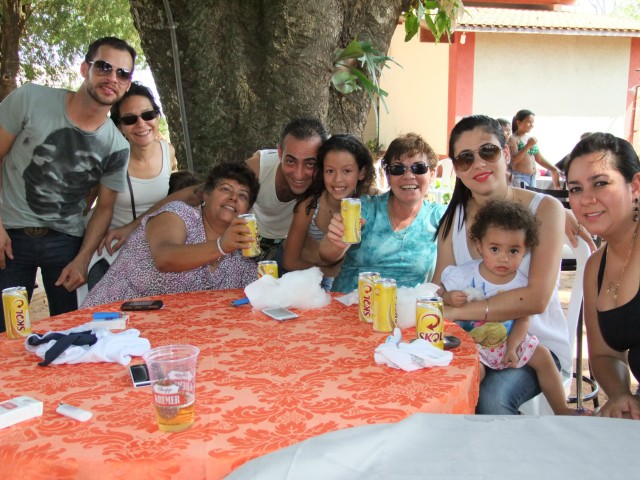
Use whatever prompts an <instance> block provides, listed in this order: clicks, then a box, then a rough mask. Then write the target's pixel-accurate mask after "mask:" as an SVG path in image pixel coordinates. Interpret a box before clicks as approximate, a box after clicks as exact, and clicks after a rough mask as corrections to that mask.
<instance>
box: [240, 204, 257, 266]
mask: <svg viewBox="0 0 640 480" xmlns="http://www.w3.org/2000/svg"><path fill="white" fill-rule="evenodd" d="M238 218H244V219H246V220H247V226H248V227H249V230H251V235H252V236H253V244H252V245H251V247H250V248H243V249H242V256H243V257H257V256H258V255H260V240H259V239H258V222H257V221H256V216H255V215H254V214H253V213H245V214H244V215H238Z"/></svg>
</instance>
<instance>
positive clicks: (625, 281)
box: [565, 133, 640, 420]
mask: <svg viewBox="0 0 640 480" xmlns="http://www.w3.org/2000/svg"><path fill="white" fill-rule="evenodd" d="M565 171H566V175H567V187H568V189H569V202H570V203H571V209H572V210H573V211H574V212H575V214H576V217H577V218H578V220H579V221H580V222H581V223H582V224H583V225H584V226H585V227H586V228H587V230H588V231H589V233H591V234H592V235H598V236H599V237H601V238H602V240H604V244H603V245H602V247H600V249H598V250H597V251H596V252H595V253H594V254H593V255H592V256H591V257H590V258H589V260H587V265H586V267H585V272H584V319H585V325H586V327H587V341H588V344H589V362H590V364H591V368H592V369H593V374H594V376H595V378H596V380H597V381H598V383H599V384H600V386H601V387H602V389H603V390H604V392H605V393H606V394H607V396H608V400H607V403H606V404H605V405H604V406H603V407H602V408H601V409H600V411H599V412H598V415H600V416H605V417H616V418H633V419H636V420H639V419H640V397H639V396H638V392H637V391H636V392H632V391H631V386H630V375H629V368H630V369H631V373H632V374H633V376H634V377H635V379H636V381H640V323H639V320H640V241H638V238H637V237H638V230H639V227H640V160H638V155H637V153H636V152H635V151H634V148H633V146H632V145H631V144H630V143H629V142H627V141H626V140H623V139H621V138H617V137H615V136H613V135H611V134H609V133H593V134H591V135H589V136H587V137H585V138H584V139H582V140H580V142H578V144H577V145H576V146H575V148H574V149H573V151H572V152H571V154H570V156H569V159H568V161H567V165H566V170H565Z"/></svg>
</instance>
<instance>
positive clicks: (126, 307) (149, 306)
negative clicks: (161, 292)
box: [120, 300, 164, 312]
mask: <svg viewBox="0 0 640 480" xmlns="http://www.w3.org/2000/svg"><path fill="white" fill-rule="evenodd" d="M162 307H164V302H163V301H162V300H133V301H130V302H124V303H123V304H122V305H121V306H120V310H123V311H125V312H126V311H135V310H160V309H161V308H162Z"/></svg>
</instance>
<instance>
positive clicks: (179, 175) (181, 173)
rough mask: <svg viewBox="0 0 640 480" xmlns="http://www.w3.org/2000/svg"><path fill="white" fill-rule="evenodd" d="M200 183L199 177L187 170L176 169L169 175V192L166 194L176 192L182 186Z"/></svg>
mask: <svg viewBox="0 0 640 480" xmlns="http://www.w3.org/2000/svg"><path fill="white" fill-rule="evenodd" d="M200 183H202V182H201V181H200V179H199V178H198V177H197V176H196V175H195V174H194V173H191V172H190V171H189V170H178V171H176V172H173V173H172V174H171V176H170V177H169V192H168V193H167V195H171V194H172V193H173V192H177V191H178V190H182V189H183V188H187V187H191V186H192V185H198V184H200Z"/></svg>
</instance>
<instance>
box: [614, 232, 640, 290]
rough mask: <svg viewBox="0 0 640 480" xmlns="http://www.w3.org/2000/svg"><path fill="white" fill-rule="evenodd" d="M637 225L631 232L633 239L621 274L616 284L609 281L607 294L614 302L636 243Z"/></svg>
mask: <svg viewBox="0 0 640 480" xmlns="http://www.w3.org/2000/svg"><path fill="white" fill-rule="evenodd" d="M638 225H640V224H638ZM638 225H636V229H635V230H634V231H633V237H631V246H630V247H629V253H627V259H626V260H625V261H624V263H623V264H622V272H621V273H620V277H618V281H617V282H616V283H613V282H612V281H611V280H609V286H608V287H607V293H608V294H609V295H611V296H612V297H613V299H614V300H618V289H619V288H620V284H621V283H622V279H623V278H624V272H625V270H626V269H627V265H628V264H629V258H630V257H631V252H632V251H633V246H634V245H635V243H636V237H637V236H638ZM607 278H609V279H610V277H609V274H607Z"/></svg>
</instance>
